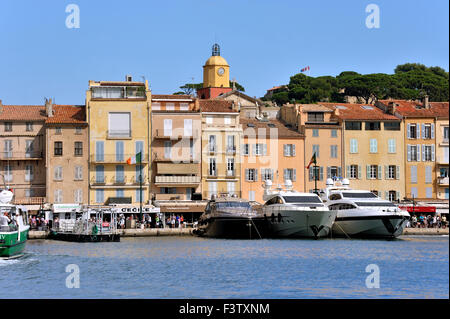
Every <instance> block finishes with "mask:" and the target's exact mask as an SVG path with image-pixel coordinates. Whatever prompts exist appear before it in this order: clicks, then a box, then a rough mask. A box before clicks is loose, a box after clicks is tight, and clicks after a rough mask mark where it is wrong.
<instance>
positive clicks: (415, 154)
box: [408, 145, 420, 162]
mask: <svg viewBox="0 0 450 319" xmlns="http://www.w3.org/2000/svg"><path fill="white" fill-rule="evenodd" d="M417 161H420V145H408V162H417Z"/></svg>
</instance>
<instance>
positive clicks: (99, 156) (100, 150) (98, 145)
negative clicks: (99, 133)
mask: <svg viewBox="0 0 450 319" xmlns="http://www.w3.org/2000/svg"><path fill="white" fill-rule="evenodd" d="M95 159H96V160H97V161H103V160H104V159H105V157H104V142H103V141H97V142H95Z"/></svg>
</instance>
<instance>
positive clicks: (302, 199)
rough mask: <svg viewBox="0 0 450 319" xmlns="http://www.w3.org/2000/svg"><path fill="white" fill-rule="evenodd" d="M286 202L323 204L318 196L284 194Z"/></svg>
mask: <svg viewBox="0 0 450 319" xmlns="http://www.w3.org/2000/svg"><path fill="white" fill-rule="evenodd" d="M283 198H284V200H285V201H286V203H300V204H304V203H315V204H322V201H321V200H320V198H319V197H318V196H284V197H283Z"/></svg>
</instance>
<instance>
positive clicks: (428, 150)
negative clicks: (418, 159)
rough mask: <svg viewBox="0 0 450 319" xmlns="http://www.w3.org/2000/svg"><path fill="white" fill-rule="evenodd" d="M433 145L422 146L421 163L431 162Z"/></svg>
mask: <svg viewBox="0 0 450 319" xmlns="http://www.w3.org/2000/svg"><path fill="white" fill-rule="evenodd" d="M432 146H434V145H423V146H422V147H423V159H422V160H423V161H432V160H433V154H432V153H433V149H432Z"/></svg>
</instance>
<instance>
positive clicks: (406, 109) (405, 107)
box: [379, 100, 449, 118]
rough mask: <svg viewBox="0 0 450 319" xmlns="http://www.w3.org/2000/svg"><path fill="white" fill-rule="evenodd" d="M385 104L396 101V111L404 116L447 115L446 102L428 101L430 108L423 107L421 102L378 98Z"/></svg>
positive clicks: (447, 107)
mask: <svg viewBox="0 0 450 319" xmlns="http://www.w3.org/2000/svg"><path fill="white" fill-rule="evenodd" d="M379 102H380V103H382V104H384V105H385V106H388V105H389V102H395V103H396V108H395V109H396V112H397V113H398V114H400V115H402V116H406V117H446V118H448V117H449V103H448V102H430V106H431V107H430V108H429V109H425V108H424V107H423V104H422V102H417V101H405V100H380V101H379Z"/></svg>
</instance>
